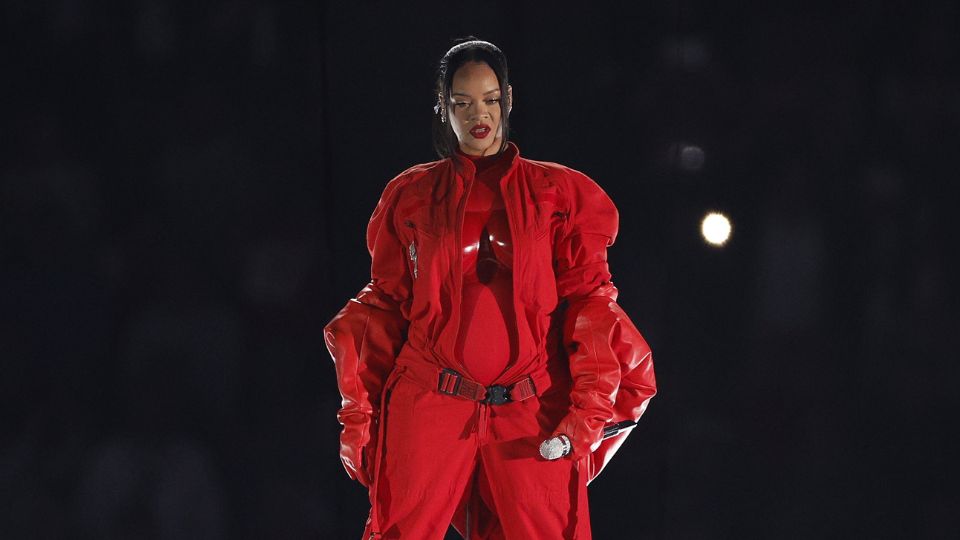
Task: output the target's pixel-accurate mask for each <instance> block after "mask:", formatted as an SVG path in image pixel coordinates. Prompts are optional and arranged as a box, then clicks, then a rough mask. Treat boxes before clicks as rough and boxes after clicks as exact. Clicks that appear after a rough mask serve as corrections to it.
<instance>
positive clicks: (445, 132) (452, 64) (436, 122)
mask: <svg viewBox="0 0 960 540" xmlns="http://www.w3.org/2000/svg"><path fill="white" fill-rule="evenodd" d="M454 43H455V45H454V46H453V47H451V48H450V50H449V51H447V54H444V55H443V58H441V59H440V65H439V66H438V67H437V83H436V87H435V88H434V98H435V99H438V100H439V103H437V106H436V107H435V111H436V114H434V115H433V149H434V150H436V151H437V154H438V155H439V156H440V157H441V158H445V157H450V156H452V155H453V153H454V152H455V151H456V149H457V147H458V146H459V144H460V143H459V141H457V134H456V133H454V132H453V128H451V127H450V121H449V117H446V115H447V105H448V104H449V102H450V89H451V87H452V86H453V75H454V74H455V73H456V72H457V70H458V69H460V66H462V65H463V64H465V63H467V62H483V63H485V64H487V65H488V66H490V69H492V70H493V72H494V73H495V74H496V75H497V82H499V83H500V95H501V96H502V97H503V99H501V100H500V126H501V128H502V130H503V135H502V139H501V141H500V149H499V150H497V152H503V150H504V149H505V148H506V147H507V139H508V133H509V132H510V120H509V116H510V113H509V107H504V104H507V99H508V96H509V94H508V93H507V85H508V84H509V81H508V80H507V57H506V56H504V54H503V51H501V50H500V49H499V48H498V47H497V46H496V45H494V44H493V43H490V42H488V41H483V40H480V39H477V38H476V37H474V36H467V37H462V38H458V39H456V40H454ZM437 96H439V98H437ZM441 118H444V119H446V120H447V121H446V122H442V121H441Z"/></svg>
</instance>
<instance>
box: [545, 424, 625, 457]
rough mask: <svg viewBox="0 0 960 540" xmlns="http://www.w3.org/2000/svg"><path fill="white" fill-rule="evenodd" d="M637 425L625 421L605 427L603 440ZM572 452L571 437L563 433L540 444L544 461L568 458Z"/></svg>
mask: <svg viewBox="0 0 960 540" xmlns="http://www.w3.org/2000/svg"><path fill="white" fill-rule="evenodd" d="M636 425H637V423H636V422H634V421H633V420H624V421H623V422H617V423H616V424H610V425H608V426H604V428H603V440H606V439H609V438H610V437H616V436H617V435H619V434H620V433H622V432H624V431H626V430H628V429H631V428H634V427H636ZM572 450H573V447H572V445H571V444H570V437H567V436H566V435H564V434H562V433H561V434H560V435H557V436H556V437H551V438H549V439H547V440H545V441H543V442H542V443H540V455H541V456H542V457H543V459H546V460H549V461H553V460H555V459H560V458H562V457H563V456H567V455H569V454H570V452H571V451H572Z"/></svg>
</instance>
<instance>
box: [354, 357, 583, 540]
mask: <svg viewBox="0 0 960 540" xmlns="http://www.w3.org/2000/svg"><path fill="white" fill-rule="evenodd" d="M403 370H404V368H403V367H399V366H398V368H397V370H396V371H397V372H395V373H394V374H393V375H392V376H391V377H390V380H389V381H388V385H389V387H388V389H387V392H386V393H385V397H386V401H385V405H384V407H385V409H386V411H385V412H386V414H385V415H383V416H382V417H381V424H382V425H381V436H380V441H382V443H381V445H380V448H379V451H378V454H379V458H378V461H379V463H375V464H374V467H373V469H374V471H375V472H374V485H373V486H372V487H371V490H370V495H371V504H372V509H371V519H370V520H369V521H368V523H367V529H366V530H365V532H364V539H367V538H370V534H371V532H372V531H373V530H375V529H376V530H379V532H380V533H381V534H382V536H381V537H380V538H384V539H386V538H407V539H417V540H421V539H430V538H436V539H442V538H443V537H444V535H445V533H446V531H447V528H448V526H449V524H450V523H451V522H453V523H454V525H455V526H456V528H457V529H458V530H459V531H460V532H461V534H464V536H465V537H466V538H468V539H470V540H473V539H480V538H484V539H487V538H489V539H495V538H516V539H537V538H551V539H553V538H578V539H589V538H590V519H589V511H588V505H587V496H586V494H587V492H586V483H585V481H586V475H585V474H581V473H580V467H578V466H577V463H576V462H575V461H574V460H572V459H570V458H563V459H559V460H557V461H546V460H544V459H543V458H541V457H540V454H539V445H540V443H541V442H542V441H543V440H544V439H545V438H547V437H548V436H549V435H550V433H551V432H552V430H553V428H554V427H555V426H556V424H557V422H559V420H560V419H561V418H562V417H563V416H564V414H565V413H566V411H567V408H568V406H569V398H568V397H567V396H568V393H565V391H567V392H568V390H569V389H568V388H552V389H551V390H550V391H549V393H548V394H545V395H542V396H540V397H537V396H534V397H531V398H529V399H526V400H524V401H515V402H510V403H506V404H503V405H488V404H484V403H480V402H476V401H470V400H467V399H463V398H459V397H454V396H449V395H444V394H440V393H438V392H437V391H436V390H435V385H434V387H433V388H431V387H429V386H428V385H426V384H424V381H423V380H422V379H421V380H419V381H418V380H416V379H415V378H414V377H413V376H412V375H411V373H404V372H403ZM418 371H420V370H418ZM468 528H469V535H467V531H466V529H468Z"/></svg>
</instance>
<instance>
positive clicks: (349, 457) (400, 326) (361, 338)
mask: <svg viewBox="0 0 960 540" xmlns="http://www.w3.org/2000/svg"><path fill="white" fill-rule="evenodd" d="M401 181H402V180H401V178H400V177H398V178H396V179H394V180H393V181H391V182H390V183H389V184H388V185H387V187H386V189H385V190H384V192H383V195H382V196H381V198H380V201H379V203H378V204H377V207H376V209H375V210H374V212H373V215H372V216H371V218H370V222H369V224H368V226H367V249H368V250H369V252H370V257H371V261H372V262H371V267H370V276H371V279H370V282H369V283H368V284H367V285H366V286H365V287H364V288H363V289H362V290H361V291H360V292H359V293H358V294H357V295H356V297H355V298H352V299H351V300H350V301H348V302H347V304H346V306H344V308H343V309H341V310H340V312H339V313H337V315H336V316H335V317H334V318H333V320H331V321H330V322H329V323H328V324H327V325H326V327H325V328H324V341H325V342H326V345H327V349H328V350H329V351H330V355H331V356H332V357H333V361H334V364H335V366H336V372H337V385H338V387H339V389H340V395H341V397H342V406H341V408H340V411H339V412H338V414H337V419H338V420H339V421H340V423H341V424H343V431H342V432H341V434H340V458H341V460H342V462H343V466H344V468H345V469H346V470H347V474H348V475H349V476H350V478H353V479H355V480H358V481H359V482H360V483H362V484H363V485H365V486H366V485H369V483H370V479H369V471H368V468H369V465H370V464H369V460H367V459H365V458H364V456H365V449H367V448H368V447H370V448H374V447H375V445H376V440H375V439H376V434H377V428H376V422H377V418H378V416H379V412H380V398H381V395H380V393H381V390H382V388H383V383H384V381H385V380H386V378H387V376H388V375H389V373H390V371H391V370H392V369H393V365H394V361H395V359H396V357H397V354H399V352H400V348H401V347H402V346H403V343H404V341H405V340H406V330H407V327H408V325H409V321H408V320H407V317H406V315H405V313H404V309H403V306H404V303H405V301H406V299H407V298H408V297H409V295H410V287H411V281H410V276H409V275H408V271H407V264H406V259H405V254H404V249H403V244H402V242H401V241H400V239H399V238H398V237H397V232H396V228H395V223H394V220H393V210H394V207H395V206H396V199H397V196H398V192H399V187H400V185H401Z"/></svg>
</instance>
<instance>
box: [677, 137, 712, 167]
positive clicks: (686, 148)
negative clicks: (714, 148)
mask: <svg viewBox="0 0 960 540" xmlns="http://www.w3.org/2000/svg"><path fill="white" fill-rule="evenodd" d="M705 159H706V155H705V154H704V153H703V148H700V147H699V146H697V145H695V144H684V145H682V146H681V147H680V168H681V169H683V170H685V171H690V172H693V171H699V170H700V169H702V168H703V161H704V160H705Z"/></svg>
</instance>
